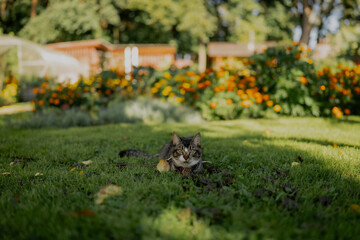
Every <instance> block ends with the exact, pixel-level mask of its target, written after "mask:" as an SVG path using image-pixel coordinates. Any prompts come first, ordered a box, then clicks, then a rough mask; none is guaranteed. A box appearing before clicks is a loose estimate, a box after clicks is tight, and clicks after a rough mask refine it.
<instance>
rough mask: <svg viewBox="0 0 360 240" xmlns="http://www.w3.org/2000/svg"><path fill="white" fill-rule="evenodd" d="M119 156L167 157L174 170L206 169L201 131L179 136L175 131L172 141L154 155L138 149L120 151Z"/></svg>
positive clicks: (196, 170)
mask: <svg viewBox="0 0 360 240" xmlns="http://www.w3.org/2000/svg"><path fill="white" fill-rule="evenodd" d="M119 156H120V157H125V156H127V157H132V156H133V157H144V158H147V159H151V158H153V157H157V158H159V159H165V160H166V161H167V162H168V163H169V165H170V170H173V171H180V172H183V171H184V170H190V171H191V172H195V173H196V172H202V171H203V170H204V167H203V161H202V148H201V135H200V133H197V134H195V135H194V136H188V137H179V136H178V135H177V134H176V133H175V132H173V134H172V141H170V142H168V143H166V144H165V145H164V146H163V147H162V148H161V150H160V153H159V154H156V155H154V156H152V155H150V154H147V153H145V152H142V151H140V150H136V149H126V150H122V151H120V152H119Z"/></svg>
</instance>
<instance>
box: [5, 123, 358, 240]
mask: <svg viewBox="0 0 360 240" xmlns="http://www.w3.org/2000/svg"><path fill="white" fill-rule="evenodd" d="M0 122H1V121H0ZM172 131H176V132H178V133H179V135H181V136H187V135H191V134H194V133H196V132H198V131H199V132H201V134H202V142H203V146H204V154H203V157H204V160H207V161H211V162H212V165H213V166H214V167H212V166H210V165H211V164H209V163H207V166H208V172H207V173H206V174H202V175H196V176H183V175H181V174H179V173H174V172H165V173H158V172H156V170H155V166H148V165H147V164H149V163H151V164H155V165H156V163H157V160H156V159H154V160H152V161H149V160H145V159H139V158H138V159H136V158H133V159H131V158H130V159H120V158H118V156H117V154H118V152H119V150H121V149H125V148H138V149H142V150H144V151H146V152H148V153H152V154H155V153H157V152H158V151H159V150H160V148H161V147H162V145H163V144H164V143H165V142H167V141H169V140H170V138H171V137H170V136H169V133H170V132H172ZM0 132H1V134H0V212H1V217H0V229H1V231H0V238H1V239H355V238H359V236H360V227H359V223H360V208H359V209H356V207H357V206H356V205H355V204H357V205H360V174H359V173H360V118H358V117H353V118H350V119H348V120H342V121H337V120H330V119H314V118H281V119H277V120H264V119H262V120H238V121H223V122H210V123H204V124H194V125H191V124H158V125H145V124H117V125H106V126H96V127H84V128H69V129H40V130H26V129H24V130H19V129H11V128H7V127H4V126H2V127H0ZM87 160H92V163H91V164H90V165H88V166H86V167H85V166H83V164H82V163H81V162H82V161H87ZM301 161H302V163H300V162H301ZM293 162H296V163H298V164H296V163H293ZM119 163H124V164H119ZM292 165H293V166H292ZM74 168H75V169H74ZM35 175H37V176H35ZM107 184H116V185H119V186H120V187H121V188H122V190H123V192H122V194H121V195H118V196H111V197H109V198H107V199H106V200H105V202H104V203H103V204H101V205H98V204H95V202H94V198H95V195H96V194H97V192H98V191H99V190H100V189H101V188H102V187H104V186H105V185H107Z"/></svg>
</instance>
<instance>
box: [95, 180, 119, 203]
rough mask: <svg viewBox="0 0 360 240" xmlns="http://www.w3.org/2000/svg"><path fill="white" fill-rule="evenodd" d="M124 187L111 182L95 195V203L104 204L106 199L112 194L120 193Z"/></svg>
mask: <svg viewBox="0 0 360 240" xmlns="http://www.w3.org/2000/svg"><path fill="white" fill-rule="evenodd" d="M121 193H122V189H121V187H120V186H117V185H114V184H110V185H107V186H105V187H103V188H101V189H100V191H99V192H98V193H97V194H96V195H95V203H96V204H102V203H103V202H104V200H105V199H107V198H108V197H110V196H116V195H120V194H121Z"/></svg>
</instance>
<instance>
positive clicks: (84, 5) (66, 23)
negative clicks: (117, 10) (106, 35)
mask: <svg viewBox="0 0 360 240" xmlns="http://www.w3.org/2000/svg"><path fill="white" fill-rule="evenodd" d="M19 34H20V36H21V37H24V38H27V39H30V40H32V41H35V42H38V43H42V44H44V43H49V42H58V41H71V40H81V39H92V38H99V37H100V36H101V27H100V16H99V14H98V6H97V5H96V4H94V3H93V2H92V1H91V2H81V3H80V2H79V1H77V0H74V1H64V2H54V3H52V4H50V6H49V7H48V8H46V10H45V11H43V12H42V13H41V14H40V15H38V16H36V17H34V18H33V19H31V20H30V21H29V23H28V24H26V26H25V27H24V28H23V29H22V30H21V31H20V32H19Z"/></svg>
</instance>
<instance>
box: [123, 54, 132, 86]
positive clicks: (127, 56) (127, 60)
mask: <svg viewBox="0 0 360 240" xmlns="http://www.w3.org/2000/svg"><path fill="white" fill-rule="evenodd" d="M124 58H125V61H124V64H125V78H126V79H127V80H129V79H130V75H129V74H130V73H131V48H130V47H126V48H125V51H124Z"/></svg>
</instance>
